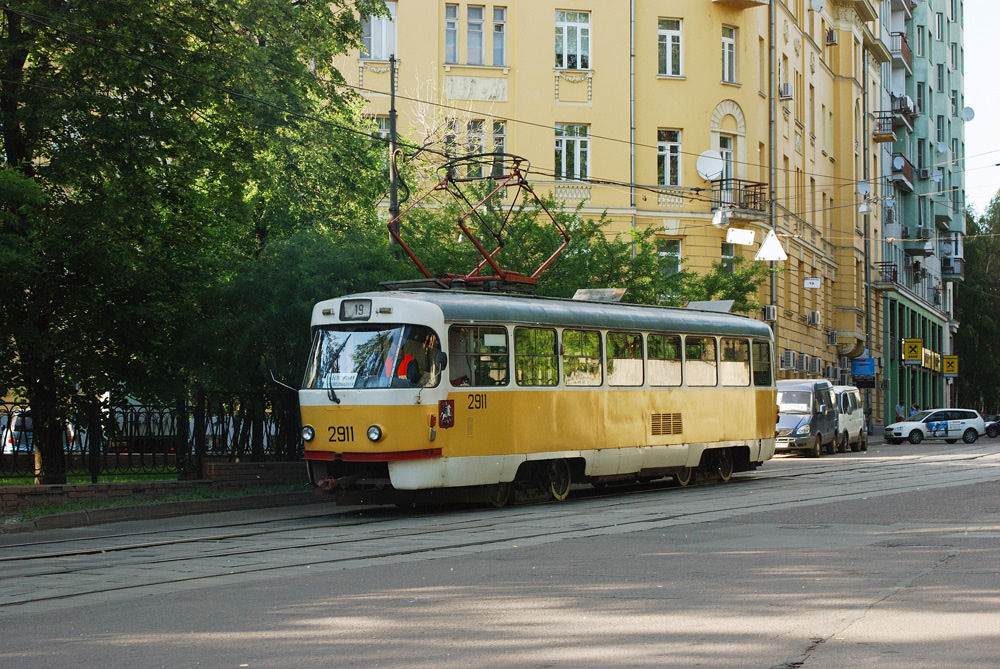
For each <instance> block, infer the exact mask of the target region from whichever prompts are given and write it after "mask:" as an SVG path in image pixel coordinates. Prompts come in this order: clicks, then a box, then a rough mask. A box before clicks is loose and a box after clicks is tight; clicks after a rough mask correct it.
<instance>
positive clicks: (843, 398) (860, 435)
mask: <svg viewBox="0 0 1000 669" xmlns="http://www.w3.org/2000/svg"><path fill="white" fill-rule="evenodd" d="M833 393H834V395H836V396H837V452H838V453H844V452H846V451H847V449H848V447H850V449H851V450H852V451H854V452H855V453H856V452H858V451H867V450H868V426H867V425H866V424H865V407H864V405H863V404H862V403H861V391H860V390H858V389H857V388H856V387H855V386H834V387H833Z"/></svg>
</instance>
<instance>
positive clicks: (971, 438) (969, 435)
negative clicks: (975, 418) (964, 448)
mask: <svg viewBox="0 0 1000 669" xmlns="http://www.w3.org/2000/svg"><path fill="white" fill-rule="evenodd" d="M976 439H979V433H978V432H976V431H975V430H973V429H972V428H971V427H970V428H969V429H968V430H966V431H965V433H964V434H963V435H962V441H964V442H965V443H967V444H974V443H976Z"/></svg>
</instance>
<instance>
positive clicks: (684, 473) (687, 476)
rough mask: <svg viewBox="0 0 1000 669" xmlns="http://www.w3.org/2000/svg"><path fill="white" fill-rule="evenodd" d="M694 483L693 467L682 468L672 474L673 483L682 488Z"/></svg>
mask: <svg viewBox="0 0 1000 669" xmlns="http://www.w3.org/2000/svg"><path fill="white" fill-rule="evenodd" d="M692 481H694V467H682V468H681V469H678V470H677V471H676V472H674V482H675V483H676V484H677V485H679V486H680V487H682V488H684V487H686V486H689V485H691V482H692Z"/></svg>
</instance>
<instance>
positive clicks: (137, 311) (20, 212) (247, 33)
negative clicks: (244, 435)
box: [0, 0, 385, 482]
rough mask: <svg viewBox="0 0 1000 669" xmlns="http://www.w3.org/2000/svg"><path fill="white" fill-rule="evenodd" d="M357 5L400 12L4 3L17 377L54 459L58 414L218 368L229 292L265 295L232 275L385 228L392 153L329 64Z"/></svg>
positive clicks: (245, 2) (362, 1)
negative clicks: (219, 333) (216, 342)
mask: <svg viewBox="0 0 1000 669" xmlns="http://www.w3.org/2000/svg"><path fill="white" fill-rule="evenodd" d="M357 10H360V11H361V12H363V13H368V14H372V13H384V12H385V7H384V4H383V3H381V2H377V1H376V0H356V1H353V0H352V1H349V0H329V1H326V2H288V0H253V1H250V0H199V1H198V2H191V1H190V0H156V1H155V2H152V3H150V2H149V0H102V1H101V2H66V1H63V0H55V1H53V0H11V1H10V2H8V3H6V4H5V5H4V7H3V9H0V124H2V128H3V132H2V136H0V139H2V145H0V194H2V195H3V198H2V204H0V249H2V250H0V253H2V259H3V260H4V261H5V262H3V264H2V270H0V272H2V275H0V386H3V387H4V388H5V389H9V390H12V391H14V392H15V393H16V394H18V395H21V396H24V397H27V398H28V400H29V401H30V402H31V404H32V407H33V410H34V412H35V414H34V415H35V420H36V425H39V429H38V430H37V433H38V434H39V435H40V437H39V441H38V443H39V444H40V447H41V453H42V458H43V459H45V458H48V457H53V458H56V459H58V457H57V456H58V455H59V445H58V443H51V444H50V443H48V442H49V440H48V439H47V437H46V436H45V435H46V434H47V433H48V432H49V431H50V430H49V428H48V427H47V426H48V425H49V422H50V421H49V417H48V416H47V415H46V412H47V411H48V409H46V408H45V407H50V406H54V405H55V404H56V403H57V402H65V401H66V400H68V399H69V398H70V397H72V396H74V395H75V394H77V393H83V394H85V395H88V396H95V395H98V394H101V393H104V392H106V391H110V392H111V393H113V394H114V395H117V396H119V397H120V396H122V395H126V394H128V395H132V396H138V397H143V398H152V397H169V396H174V395H175V394H177V393H179V392H181V391H182V390H184V389H185V388H186V386H187V385H188V382H189V381H190V374H191V373H192V372H193V371H201V370H203V369H204V368H205V367H206V366H207V365H208V363H209V361H210V358H211V356H203V355H202V353H203V352H205V351H206V349H207V351H211V350H212V347H211V346H208V347H206V346H205V345H204V341H205V340H204V339H201V342H202V346H201V347H198V346H195V345H194V344H192V341H193V340H194V341H197V337H198V336H201V337H203V336H204V335H205V334H207V333H210V332H212V331H213V330H214V329H217V327H218V325H219V324H218V323H216V322H215V321H216V320H217V319H218V317H219V316H218V313H219V311H222V310H220V309H219V308H218V307H219V304H218V302H217V300H218V299H219V298H220V297H222V296H226V295H229V296H231V297H233V298H234V299H235V298H238V297H240V296H242V297H243V298H244V305H243V306H244V308H245V307H246V305H253V304H254V302H253V300H252V299H250V298H252V297H254V296H253V295H247V294H246V293H245V292H244V293H241V292H240V291H241V290H252V286H253V280H254V279H256V278H257V276H256V275H255V274H253V273H251V276H250V277H249V278H240V280H239V281H235V283H234V285H233V286H232V287H230V286H228V285H227V282H229V281H230V280H234V279H235V277H236V275H237V273H240V272H243V271H245V269H246V265H247V263H248V262H250V261H251V260H252V259H254V258H256V257H258V256H261V255H263V254H264V253H265V252H266V251H267V250H268V247H269V246H270V245H271V244H272V243H275V244H277V243H280V242H285V243H287V244H289V245H291V246H292V247H294V245H295V240H296V239H299V240H301V237H300V235H302V234H306V233H310V232H311V233H314V234H316V235H318V236H323V235H332V236H333V238H337V239H342V238H344V237H345V236H347V235H348V234H353V232H354V229H355V226H362V227H365V226H368V227H370V226H371V224H372V221H373V218H374V213H373V212H374V206H373V205H374V203H375V202H376V201H377V199H378V198H379V197H380V195H381V192H382V191H383V189H384V175H383V169H382V164H381V162H380V156H382V155H384V147H382V146H381V144H380V143H379V142H375V141H372V140H371V138H369V137H366V136H365V134H364V133H359V132H354V131H353V130H352V129H353V128H362V127H363V126H364V122H363V121H362V119H361V118H360V116H359V114H358V108H357V105H356V103H355V102H354V98H353V96H352V95H350V94H346V93H344V90H346V89H343V88H341V87H339V86H338V83H339V82H341V81H342V78H341V77H340V75H339V73H337V72H336V71H334V70H332V68H331V63H332V62H333V57H334V56H335V55H336V54H339V53H344V52H345V51H346V50H347V49H348V48H353V47H356V46H357V44H358V41H359V37H360V32H361V27H360V23H359V21H358V20H357V17H356V14H355V11H357ZM310 64H314V65H315V72H313V71H311V69H310ZM348 231H350V233H349V232H348ZM280 252H281V250H280V249H277V250H276V251H275V253H274V254H273V255H269V256H268V257H269V258H277V257H278V256H280ZM246 286H249V288H245V287H246ZM227 306H228V307H229V308H230V310H231V311H232V312H234V313H244V312H243V311H242V310H241V309H240V305H227ZM275 316H276V317H280V316H281V314H280V313H278V314H275ZM303 327H305V326H304V325H303ZM206 357H208V358H209V359H208V360H207V359H206ZM52 429H53V430H54V429H55V427H54V426H53V427H52ZM53 433H54V432H53ZM46 472H47V473H48V472H55V474H53V476H52V477H51V478H53V479H54V480H53V481H52V482H57V481H58V480H59V479H60V478H61V473H60V472H59V471H58V466H57V465H55V464H52V463H50V465H49V466H46Z"/></svg>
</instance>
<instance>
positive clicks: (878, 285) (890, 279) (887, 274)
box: [872, 262, 899, 290]
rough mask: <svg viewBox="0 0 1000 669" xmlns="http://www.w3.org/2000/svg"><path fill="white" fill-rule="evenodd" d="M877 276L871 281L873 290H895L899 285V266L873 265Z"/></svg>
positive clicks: (880, 263) (885, 263)
mask: <svg viewBox="0 0 1000 669" xmlns="http://www.w3.org/2000/svg"><path fill="white" fill-rule="evenodd" d="M875 268H876V271H877V274H876V275H875V278H874V280H873V281H872V288H874V289H875V290H895V288H896V286H897V285H898V284H899V265H897V264H896V263H894V262H879V263H875Z"/></svg>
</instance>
